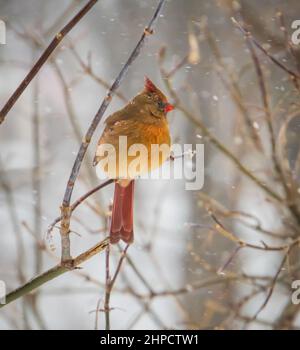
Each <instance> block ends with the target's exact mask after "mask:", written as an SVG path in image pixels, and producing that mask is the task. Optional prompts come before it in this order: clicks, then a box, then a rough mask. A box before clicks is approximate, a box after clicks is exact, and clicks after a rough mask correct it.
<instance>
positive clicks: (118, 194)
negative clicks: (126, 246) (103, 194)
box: [110, 181, 134, 244]
mask: <svg viewBox="0 0 300 350" xmlns="http://www.w3.org/2000/svg"><path fill="white" fill-rule="evenodd" d="M133 192H134V181H130V183H129V184H128V185H127V186H126V187H123V186H121V185H120V184H119V183H117V182H116V183H115V194H114V203H113V210H112V216H111V226H110V243H112V244H114V243H118V242H119V240H120V239H122V240H123V241H124V242H126V243H132V242H133Z"/></svg>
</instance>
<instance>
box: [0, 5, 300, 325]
mask: <svg viewBox="0 0 300 350" xmlns="http://www.w3.org/2000/svg"><path fill="white" fill-rule="evenodd" d="M86 2H87V1H79V0H60V1H58V0H48V1H45V0H44V1H38V0H23V1H20V0H10V1H6V0H0V19H1V20H3V21H5V23H6V26H7V36H6V44H5V45H0V105H1V107H2V106H3V105H4V104H5V102H6V101H7V99H8V98H9V97H10V95H11V94H12V93H13V91H14V90H15V89H16V87H17V86H18V84H19V83H20V82H21V80H22V79H23V78H24V76H25V74H27V72H28V71H29V70H30V68H31V67H32V66H33V64H34V62H35V61H36V60H37V58H38V57H39V56H40V55H41V53H42V52H43V50H44V49H45V47H46V46H47V45H48V44H49V42H50V41H51V40H52V38H53V36H54V35H55V34H56V33H57V32H58V31H59V30H60V29H61V28H62V27H63V26H64V25H65V24H66V23H67V21H68V20H69V19H71V18H72V16H74V14H75V13H76V12H77V11H79V9H80V8H81V7H82V6H84V4H85V3H86ZM157 3H158V2H157V1H155V0H147V1H143V0H122V1H120V0H99V1H98V2H97V4H96V5H95V6H94V7H93V8H92V9H91V10H90V11H89V13H88V14H87V15H86V16H85V17H84V18H83V19H82V20H81V21H80V22H79V23H78V24H77V25H76V26H75V28H74V29H73V30H72V31H71V33H70V34H69V35H68V36H67V37H66V38H65V39H64V40H63V41H62V43H61V44H60V46H59V47H58V49H57V50H56V51H55V52H54V54H53V55H52V56H51V57H50V59H49V60H48V62H47V64H45V65H44V66H43V67H42V69H41V71H40V72H39V74H38V75H37V77H36V78H35V79H34V80H33V82H32V83H31V84H30V86H29V87H28V88H27V89H26V91H25V93H24V94H23V95H22V96H21V98H20V99H19V100H18V101H17V103H16V104H15V106H14V108H13V109H12V110H11V111H10V113H9V114H8V116H7V118H6V120H5V121H4V122H3V124H1V125H0V145H1V154H0V222H1V245H0V279H1V280H3V281H5V283H6V285H7V290H8V291H11V290H13V289H15V288H17V287H18V286H20V285H22V284H24V283H25V282H26V281H28V280H29V279H31V278H32V277H34V276H36V275H38V274H40V273H42V272H43V271H45V270H47V269H49V268H50V267H52V266H54V265H55V264H57V263H58V262H59V258H60V236H59V224H58V225H56V226H55V228H54V230H53V231H52V235H51V236H50V237H47V235H46V232H47V228H48V226H49V224H51V222H53V220H54V219H55V218H56V217H57V216H59V215H60V204H61V202H62V198H63V194H64V190H65V187H66V184H67V180H68V177H69V174H70V171H71V168H72V165H73V162H74V160H75V157H76V154H77V152H78V149H79V145H80V143H81V140H82V137H83V135H84V133H85V132H86V130H87V128H88V126H89V125H90V123H91V121H92V118H93V117H94V115H95V113H96V112H97V110H98V108H99V106H100V104H101V102H102V100H103V98H104V97H105V93H106V91H107V87H108V86H109V85H110V84H111V83H112V82H113V81H114V79H115V77H116V76H117V74H118V72H119V71H120V69H121V68H122V66H123V64H124V63H125V61H126V60H127V58H128V56H129V54H130V53H131V51H132V49H133V48H134V47H135V45H136V43H137V41H138V40H139V38H140V36H141V33H142V31H143V28H144V27H145V25H146V24H147V23H148V21H149V19H150V18H151V16H152V15H153V12H154V10H155V8H156V6H157ZM297 13H298V14H299V13H300V4H299V1H296V0H288V1H283V0H266V1H263V2H262V1H258V0H257V1H256V0H254V1H250V0H242V1H232V0H214V1H208V0H189V1H182V0H169V1H166V3H165V6H164V9H163V11H162V14H161V15H160V16H159V18H158V22H157V25H156V27H155V32H154V35H153V36H151V38H150V39H149V40H148V41H147V43H146V45H145V47H144V48H143V50H142V52H141V54H140V56H139V57H138V59H137V60H136V61H135V62H134V64H133V66H132V67H131V68H130V71H129V73H128V74H127V76H126V78H125V80H124V81H123V83H122V85H121V87H120V89H119V90H118V92H119V94H118V95H117V96H115V97H114V98H113V101H112V103H111V104H110V106H109V108H108V110H107V112H106V113H105V116H104V118H105V117H107V116H108V115H109V114H110V113H111V112H113V111H115V110H117V109H119V108H121V107H122V106H123V105H124V104H125V103H126V101H128V100H129V99H131V98H132V97H133V96H134V95H135V94H137V93H138V92H139V91H140V90H141V89H142V88H143V80H144V76H145V75H147V76H149V77H150V78H151V79H152V80H153V81H154V82H155V83H156V84H157V85H158V86H159V87H160V88H161V89H162V91H164V92H165V94H166V95H167V96H169V98H170V101H171V102H173V103H175V104H176V107H177V108H176V109H175V111H173V112H172V113H170V116H169V123H170V128H171V133H172V139H173V142H176V143H179V144H192V145H195V144H197V143H200V144H204V149H205V183H204V187H203V188H202V189H201V190H199V191H186V189H185V180H184V179H183V180H174V179H171V180H159V181H158V180H140V181H138V182H137V186H136V192H135V199H136V200H135V242H134V244H133V245H132V246H130V248H129V250H128V257H129V259H128V260H127V259H125V261H124V264H123V266H122V270H121V272H120V274H119V275H118V279H117V282H116V285H115V286H114V289H113V291H112V295H111V308H112V310H111V312H110V314H111V327H112V329H185V328H189V329H293V328H299V326H300V316H299V315H300V313H299V305H298V306H297V305H294V304H293V303H292V301H291V294H292V292H293V290H292V287H291V283H292V282H293V281H294V280H297V279H300V276H299V275H300V265H299V248H298V245H297V239H299V233H300V210H299V195H300V191H299V178H300V177H299V176H300V172H299V170H300V167H299V165H300V156H299V145H300V144H299V130H300V119H299V114H298V109H299V86H298V81H299V80H298V78H297V77H299V74H300V71H299V68H300V67H299V59H300V55H299V48H298V47H297V45H294V44H293V43H292V42H291V35H292V32H293V29H292V28H291V23H292V22H293V21H294V20H297V19H300V18H297V17H296V16H297ZM232 16H233V17H235V18H236V19H237V20H238V21H239V22H240V23H243V25H245V26H247V28H248V29H249V31H250V32H251V34H252V35H253V37H254V38H255V40H256V41H257V43H258V44H259V46H260V48H259V47H257V46H255V45H254V44H253V41H252V38H250V39H249V40H248V41H247V40H245V38H244V35H243V34H242V33H241V31H240V30H238V29H237V26H236V25H235V24H234V23H233V22H232V20H231V17H232ZM262 49H264V50H266V52H267V53H268V54H269V55H270V57H271V59H270V57H268V55H267V54H266V52H265V53H264V52H263V51H262ZM272 58H273V61H272ZM274 60H275V63H274ZM276 62H277V63H276ZM278 62H279V63H281V64H282V65H283V66H284V67H280V66H279V64H278ZM285 68H288V69H289V70H288V69H285ZM291 72H292V73H293V72H294V73H295V76H293V74H291ZM295 77H296V78H295ZM102 130H103V123H100V126H99V127H98V128H97V130H96V132H95V134H94V137H93V140H92V143H91V144H90V146H89V150H88V153H87V155H86V157H85V161H84V163H83V166H82V168H81V171H80V175H79V178H78V180H77V182H76V185H75V190H74V193H73V197H72V198H73V201H74V200H76V199H77V198H79V197H80V196H81V195H83V194H84V193H86V192H87V191H88V190H90V189H91V188H93V187H95V186H96V185H97V184H99V180H98V179H97V177H96V174H95V169H94V168H93V167H92V158H93V156H94V152H95V147H96V142H97V138H98V137H99V136H100V135H101V132H102ZM175 162H176V161H175ZM193 162H194V159H191V164H185V166H190V167H192V166H193ZM112 195H113V193H112V186H110V187H106V188H104V189H103V190H101V191H100V192H98V193H96V194H95V195H93V196H92V197H90V198H89V199H88V200H87V201H85V202H84V203H83V204H81V205H80V206H79V207H78V209H77V210H76V211H75V212H74V214H73V216H72V221H71V230H72V232H71V234H70V235H71V248H72V255H73V256H77V255H78V254H80V253H82V252H84V251H85V250H87V249H88V248H90V247H91V246H92V245H93V244H95V243H97V242H99V241H100V240H102V239H103V238H104V237H105V236H106V235H107V229H106V226H107V220H108V216H109V207H110V203H111V200H112ZM295 242H296V243H295ZM251 245H252V246H251ZM278 247H279V248H278ZM273 248H275V249H273ZM276 248H278V249H276ZM119 258H120V253H119V250H118V248H117V247H112V248H111V269H112V271H113V270H114V268H115V267H116V265H117V263H118V261H119ZM82 267H83V268H82V269H80V270H75V271H72V272H69V273H66V274H64V275H63V276H61V277H58V278H55V279H53V280H52V281H50V282H48V283H46V284H44V285H43V286H42V287H40V288H39V289H37V290H36V291H35V292H34V293H31V294H28V295H26V296H24V297H23V298H20V299H18V300H17V301H15V302H13V303H11V304H9V305H7V306H6V307H4V308H2V309H1V310H0V327H1V329H95V328H96V329H104V328H105V322H104V313H103V312H102V311H101V309H102V310H103V301H104V295H105V254H104V253H101V254H99V255H97V256H96V257H94V258H92V259H91V260H89V261H87V262H86V263H84V264H83V265H82ZM97 310H98V311H97Z"/></svg>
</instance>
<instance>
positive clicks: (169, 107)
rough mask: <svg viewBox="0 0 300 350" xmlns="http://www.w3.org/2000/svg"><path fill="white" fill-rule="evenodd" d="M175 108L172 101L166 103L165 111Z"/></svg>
mask: <svg viewBox="0 0 300 350" xmlns="http://www.w3.org/2000/svg"><path fill="white" fill-rule="evenodd" d="M173 109H174V106H173V105H171V103H166V105H165V113H168V112H170V111H173Z"/></svg>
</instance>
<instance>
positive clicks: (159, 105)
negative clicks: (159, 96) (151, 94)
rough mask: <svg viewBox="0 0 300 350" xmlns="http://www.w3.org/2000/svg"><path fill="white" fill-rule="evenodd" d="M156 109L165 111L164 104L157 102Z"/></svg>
mask: <svg viewBox="0 0 300 350" xmlns="http://www.w3.org/2000/svg"><path fill="white" fill-rule="evenodd" d="M157 104H158V108H159V109H161V110H162V111H163V110H164V109H165V104H164V103H163V101H158V103H157Z"/></svg>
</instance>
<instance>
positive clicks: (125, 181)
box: [94, 78, 174, 243]
mask: <svg viewBox="0 0 300 350" xmlns="http://www.w3.org/2000/svg"><path fill="white" fill-rule="evenodd" d="M173 108H174V107H173V106H172V105H171V104H169V103H168V101H167V98H166V97H165V95H164V94H163V93H162V92H161V91H160V90H159V89H158V88H157V87H156V86H155V85H154V84H153V83H152V82H151V81H150V80H149V79H148V78H145V85H144V89H143V91H142V92H141V93H139V94H138V95H137V96H136V97H134V98H133V99H132V100H131V101H130V102H129V103H128V104H127V105H126V106H125V107H124V108H122V109H121V110H119V111H117V112H115V113H114V114H112V115H111V116H109V117H108V118H107V119H106V122H105V123H106V127H105V129H104V131H103V133H102V136H101V137H100V139H99V142H98V147H97V150H96V155H95V158H94V165H97V164H99V165H100V167H101V168H102V170H104V171H105V172H106V173H107V175H108V177H110V178H114V179H116V180H117V181H116V184H115V194H114V202H113V210H112V219H111V228H110V241H111V243H116V242H118V241H119V240H120V239H122V240H123V241H125V242H126V243H132V241H133V191H134V179H135V178H136V177H138V176H139V175H141V174H143V173H145V172H149V171H152V170H154V169H155V168H157V167H158V166H160V165H161V164H162V163H163V162H164V161H165V160H166V158H167V157H168V156H169V154H161V153H160V154H159V158H158V162H157V163H156V164H151V145H153V144H157V145H162V144H166V145H168V146H170V143H171V140H170V133H169V125H168V121H167V118H166V115H167V113H168V112H169V111H171V110H172V109H173ZM120 136H125V137H126V140H127V146H126V149H125V150H124V149H122V150H121V151H126V152H125V153H123V154H122V155H119V151H120V145H119V137H120ZM105 144H108V145H112V146H113V147H114V149H115V151H116V154H115V155H116V157H115V159H112V158H110V157H108V159H110V160H115V164H116V167H115V169H110V167H109V166H108V164H105V162H104V164H102V161H104V160H105V158H106V157H107V154H103V153H101V146H103V145H105ZM136 144H141V145H143V146H145V149H146V150H147V152H148V155H147V159H146V161H145V162H144V163H143V164H144V165H143V164H142V165H140V166H137V167H133V166H130V165H134V161H137V160H138V156H137V155H128V149H129V148H130V147H131V146H133V145H136ZM121 147H122V146H121ZM123 155H124V156H123ZM139 155H141V154H139Z"/></svg>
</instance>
